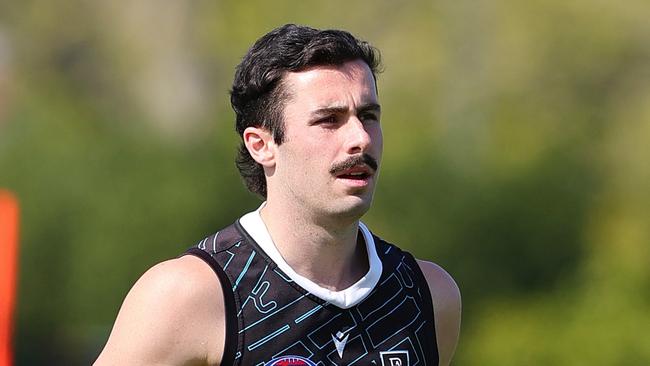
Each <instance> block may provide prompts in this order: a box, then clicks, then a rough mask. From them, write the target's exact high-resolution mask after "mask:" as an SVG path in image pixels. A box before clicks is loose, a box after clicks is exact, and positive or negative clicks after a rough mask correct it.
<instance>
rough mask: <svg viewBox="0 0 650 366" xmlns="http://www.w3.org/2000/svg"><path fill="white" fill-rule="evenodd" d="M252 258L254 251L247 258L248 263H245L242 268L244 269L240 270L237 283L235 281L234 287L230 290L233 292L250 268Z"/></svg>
mask: <svg viewBox="0 0 650 366" xmlns="http://www.w3.org/2000/svg"><path fill="white" fill-rule="evenodd" d="M253 258H255V251H253V252H252V253H251V256H250V257H248V261H247V262H246V265H245V266H244V269H242V270H241V273H240V274H239V277H237V281H235V285H234V286H233V287H232V290H233V291H235V290H236V289H237V285H239V281H241V279H242V278H244V275H245V274H246V272H247V271H248V267H250V266H251V263H252V262H253Z"/></svg>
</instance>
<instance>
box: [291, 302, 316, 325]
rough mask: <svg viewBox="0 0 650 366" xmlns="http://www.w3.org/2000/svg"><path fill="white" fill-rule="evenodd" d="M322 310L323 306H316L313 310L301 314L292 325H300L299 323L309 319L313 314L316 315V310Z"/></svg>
mask: <svg viewBox="0 0 650 366" xmlns="http://www.w3.org/2000/svg"><path fill="white" fill-rule="evenodd" d="M322 308H323V305H318V306H316V307H315V308H313V309H311V310H309V311H308V312H306V313H304V314H302V315H301V316H299V317H297V318H296V320H294V323H296V324H298V323H300V322H301V321H303V320H305V319H307V318H309V317H310V316H311V315H313V314H314V313H316V312H317V311H318V310H320V309H322Z"/></svg>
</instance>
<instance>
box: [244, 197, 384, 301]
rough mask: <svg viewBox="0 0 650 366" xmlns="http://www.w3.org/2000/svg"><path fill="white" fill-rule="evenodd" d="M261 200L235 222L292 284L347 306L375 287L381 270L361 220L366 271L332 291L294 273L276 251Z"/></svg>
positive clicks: (319, 296) (366, 229)
mask: <svg viewBox="0 0 650 366" xmlns="http://www.w3.org/2000/svg"><path fill="white" fill-rule="evenodd" d="M264 204H265V203H262V205H261V206H260V207H259V208H258V209H257V210H255V211H253V212H249V213H247V214H246V215H244V216H242V217H241V218H240V219H239V223H240V224H241V225H242V227H243V228H244V230H246V232H248V234H249V235H250V236H251V237H252V238H253V240H255V242H256V243H257V244H258V245H259V246H260V248H262V250H263V251H264V252H265V253H266V255H268V256H269V258H271V259H272V260H273V261H274V262H275V263H276V264H277V266H278V267H279V268H280V270H282V272H284V273H285V274H286V275H287V276H289V278H290V279H291V280H293V281H294V282H295V283H296V284H298V285H299V286H301V287H302V288H304V289H305V290H307V291H309V292H310V293H311V294H313V295H314V296H316V297H318V298H320V299H322V300H325V301H327V302H329V303H330V304H333V305H336V306H338V307H340V308H342V309H349V308H351V307H353V306H355V305H357V304H359V303H360V302H361V301H363V300H364V299H365V298H366V297H367V296H368V295H370V292H371V291H372V290H373V289H374V288H375V286H376V285H377V283H378V282H379V278H380V277H381V273H382V264H381V260H379V256H377V250H376V249H375V240H374V239H373V237H372V234H371V233H370V230H368V228H367V227H366V225H364V224H363V223H362V222H359V229H361V233H362V234H363V239H364V242H365V243H366V252H367V253H368V264H369V267H370V268H369V269H368V272H367V273H366V274H365V275H364V276H363V277H361V278H360V279H359V280H358V281H357V282H356V283H354V284H353V285H351V286H350V287H348V288H346V289H343V290H340V291H333V290H330V289H327V288H324V287H321V286H319V285H318V284H316V283H315V282H313V281H311V280H310V279H308V278H306V277H303V276H301V275H299V274H298V273H296V271H294V270H293V268H291V266H290V265H289V264H288V263H287V262H286V261H285V260H284V258H283V257H282V254H280V252H279V251H278V249H277V247H276V246H275V244H274V243H273V239H271V235H270V234H269V231H268V229H267V227H266V225H265V224H264V221H263V220H262V216H261V215H260V210H261V209H262V207H264Z"/></svg>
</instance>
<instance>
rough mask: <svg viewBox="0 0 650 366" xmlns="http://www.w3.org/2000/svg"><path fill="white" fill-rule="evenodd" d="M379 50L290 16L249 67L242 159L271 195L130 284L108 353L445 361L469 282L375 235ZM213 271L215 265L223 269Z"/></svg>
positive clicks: (111, 356)
mask: <svg viewBox="0 0 650 366" xmlns="http://www.w3.org/2000/svg"><path fill="white" fill-rule="evenodd" d="M378 65H379V59H378V54H377V51H376V50H375V49H374V48H372V47H371V46H370V45H368V44H367V43H365V42H363V41H359V40H357V39H356V38H354V37H353V36H352V35H350V34H349V33H347V32H343V31H334V30H329V31H320V30H316V29H312V28H308V27H301V26H296V25H286V26H283V27H280V28H278V29H275V30H273V31H271V32H270V33H268V34H266V35H265V36H263V37H262V38H260V39H259V40H258V41H257V42H256V43H255V44H254V45H253V47H252V48H251V49H250V50H249V52H248V53H247V55H246V56H245V57H244V59H243V60H242V62H241V64H240V65H239V66H238V68H237V72H236V75H235V81H234V84H233V89H232V92H231V102H232V106H233V109H234V110H235V113H236V115H237V131H238V133H239V134H240V135H241V137H242V145H241V148H240V151H239V156H238V158H237V166H238V168H239V170H240V172H241V174H242V177H243V178H244V181H245V183H246V185H247V187H248V188H249V189H250V190H251V191H252V192H254V193H257V194H259V195H260V196H262V197H264V198H265V200H266V201H265V202H264V203H263V204H262V206H261V207H260V208H259V209H258V210H257V211H254V212H251V213H248V214H246V215H244V216H243V217H241V218H240V219H239V220H237V221H236V222H235V224H233V225H231V226H229V227H226V228H224V229H222V230H221V231H219V232H218V233H216V234H214V235H212V236H210V237H207V238H205V239H204V240H202V241H201V242H199V244H198V245H197V247H196V248H193V249H190V250H189V251H188V253H187V254H189V255H185V256H182V257H180V258H177V259H173V260H170V261H167V262H164V263H161V264H158V265H156V266H154V267H153V268H152V269H150V270H149V271H148V272H146V273H145V274H144V275H143V276H142V278H141V279H140V280H139V281H138V282H137V283H136V284H135V286H134V287H133V289H132V290H131V291H130V293H129V294H128V295H127V297H126V299H125V301H124V304H123V306H122V309H121V310H120V313H119V315H118V317H117V320H116V322H115V326H114V328H113V331H112V333H111V335H110V337H109V340H108V343H107V345H106V347H105V349H104V350H103V352H102V354H101V355H100V357H99V359H98V360H97V362H96V365H98V366H103V365H270V366H272V365H278V366H279V365H316V364H318V365H349V364H356V365H378V366H379V365H391V366H395V365H401V366H406V365H415V364H418V365H448V364H449V363H450V360H451V358H452V355H453V353H454V349H455V347H456V343H457V340H458V334H459V326H460V294H459V291H458V288H457V286H456V284H455V283H454V281H453V280H452V278H451V277H450V276H449V275H448V274H447V273H446V272H445V271H444V270H442V269H441V268H440V267H438V266H437V265H435V264H433V263H429V262H424V261H416V260H415V259H413V257H412V256H411V255H410V254H408V253H406V252H403V251H401V250H400V249H399V248H397V247H395V246H394V245H392V244H388V243H386V242H385V241H383V240H381V239H379V238H378V237H376V236H374V235H372V234H371V233H370V231H369V230H368V228H367V227H366V226H365V225H363V224H362V223H361V222H360V221H359V219H360V218H361V216H363V214H365V213H366V211H367V210H368V209H369V207H370V204H371V201H372V197H373V192H374V188H375V184H376V181H377V172H378V167H379V164H380V161H381V154H382V131H381V125H380V123H379V121H380V114H381V108H380V105H379V101H378V98H377V87H376V83H375V82H376V79H375V74H376V72H377V68H378ZM215 274H216V276H215Z"/></svg>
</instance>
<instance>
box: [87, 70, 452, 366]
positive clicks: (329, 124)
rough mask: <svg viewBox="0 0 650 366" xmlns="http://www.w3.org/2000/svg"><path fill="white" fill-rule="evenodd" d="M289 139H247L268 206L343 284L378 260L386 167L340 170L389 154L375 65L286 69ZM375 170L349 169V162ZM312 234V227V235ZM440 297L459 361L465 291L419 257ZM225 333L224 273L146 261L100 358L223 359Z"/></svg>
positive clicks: (285, 232) (308, 256)
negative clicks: (369, 232) (380, 187)
mask: <svg viewBox="0 0 650 366" xmlns="http://www.w3.org/2000/svg"><path fill="white" fill-rule="evenodd" d="M283 85H285V87H287V88H288V89H287V90H290V92H291V96H290V98H289V100H288V101H287V103H286V106H285V109H284V122H285V129H286V139H285V141H284V142H283V143H282V144H281V145H277V144H276V143H275V142H274V141H273V138H272V137H271V135H270V134H269V132H268V131H266V130H264V129H261V128H256V127H249V128H247V129H246V130H245V131H244V134H243V138H244V143H245V144H246V147H247V148H248V150H249V152H250V153H251V156H252V157H253V159H255V160H256V161H257V162H258V163H259V164H261V165H262V166H263V168H264V171H265V174H266V179H267V187H268V194H267V202H266V205H265V206H264V208H263V209H262V210H261V216H262V219H263V221H264V223H265V224H266V226H267V228H268V230H269V233H270V234H271V237H272V239H273V241H274V243H275V244H276V245H277V247H278V250H279V252H280V253H281V254H282V256H283V257H284V259H285V260H286V261H287V263H288V264H289V265H290V266H291V267H292V268H293V269H294V270H295V271H296V272H297V273H298V274H300V275H302V276H304V277H307V278H309V279H310V280H312V281H313V282H315V283H317V284H318V285H320V286H322V287H325V288H329V289H331V290H335V291H339V290H342V289H345V288H347V287H349V286H350V285H352V284H353V283H355V282H356V281H358V280H359V278H361V277H362V276H363V275H364V274H366V273H367V271H368V261H367V253H366V251H365V246H364V244H363V242H362V241H361V240H359V238H358V223H359V219H360V218H361V216H362V215H363V214H365V213H366V212H367V210H368V209H369V208H370V204H371V202H372V197H373V193H374V189H375V184H376V180H377V173H378V171H375V170H374V169H373V168H372V167H370V166H369V165H370V164H356V165H354V166H353V167H348V168H347V169H345V170H344V171H333V169H332V168H333V167H337V166H341V163H342V162H346V161H349V160H350V159H355V158H358V157H360V156H363V155H364V154H365V155H367V156H368V157H370V158H371V159H373V160H374V161H376V162H377V164H380V163H381V154H382V149H383V146H382V143H383V140H382V132H381V125H380V107H379V102H378V98H377V93H376V85H375V81H374V78H373V76H372V73H371V72H370V69H369V68H368V66H367V65H366V64H365V63H363V62H362V61H351V62H347V63H345V64H343V65H340V66H322V67H314V68H311V69H308V70H304V71H301V72H296V73H288V74H287V75H285V77H284V80H283ZM354 172H363V173H366V176H365V178H364V179H349V178H350V175H349V173H354ZM305 238H309V239H308V240H306V239H305ZM418 264H419V265H420V268H421V269H422V272H423V273H424V275H425V277H426V279H427V282H428V285H429V289H430V290H431V293H432V296H433V305H434V317H435V321H436V334H437V338H438V339H437V342H438V349H439V353H440V365H444V366H446V365H449V363H450V361H451V358H452V356H453V353H454V350H455V348H456V344H457V342H458V335H459V331H460V310H461V302H460V293H459V291H458V287H457V286H456V283H455V282H454V281H453V279H452V278H451V276H449V274H447V272H445V271H444V270H443V269H442V268H440V267H439V266H437V265H435V264H433V263H430V262H426V261H418ZM224 334H225V316H224V307H223V295H222V292H221V289H220V285H219V282H218V278H217V277H216V275H215V274H214V273H213V272H212V269H210V268H209V266H208V265H207V264H205V263H204V262H203V261H201V260H200V259H198V258H194V257H191V256H185V257H181V258H178V259H174V260H170V261H167V262H163V263H161V264H159V265H156V266H154V267H153V268H152V269H150V270H149V271H147V273H145V274H144V275H143V276H142V277H141V278H140V280H138V282H137V283H136V284H135V286H134V287H133V289H132V290H131V291H130V292H129V294H128V295H127V297H126V299H125V301H124V304H123V305H122V308H121V310H120V313H119V315H118V317H117V320H116V322H115V326H114V328H113V331H112V332H111V335H110V338H109V340H108V343H107V345H106V348H105V349H104V351H103V352H102V354H101V355H100V357H99V359H98V360H97V361H96V363H95V365H97V366H104V365H126V366H128V365H219V363H220V361H221V358H222V353H223V347H224Z"/></svg>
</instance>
